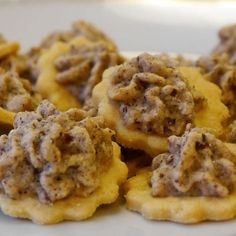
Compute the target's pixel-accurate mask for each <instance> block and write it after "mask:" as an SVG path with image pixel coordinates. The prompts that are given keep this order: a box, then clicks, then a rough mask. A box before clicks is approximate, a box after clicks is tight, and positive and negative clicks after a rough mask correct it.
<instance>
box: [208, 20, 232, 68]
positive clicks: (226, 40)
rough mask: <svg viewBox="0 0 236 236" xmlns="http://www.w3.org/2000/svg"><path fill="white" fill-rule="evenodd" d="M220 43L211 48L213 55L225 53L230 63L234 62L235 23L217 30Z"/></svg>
mask: <svg viewBox="0 0 236 236" xmlns="http://www.w3.org/2000/svg"><path fill="white" fill-rule="evenodd" d="M219 38H220V43H219V44H218V45H217V46H216V48H215V49H214V50H213V52H212V54H213V55H221V54H226V55H227V56H228V57H229V62H230V64H236V24H235V25H230V26H226V27H223V28H222V29H221V30H220V31H219Z"/></svg>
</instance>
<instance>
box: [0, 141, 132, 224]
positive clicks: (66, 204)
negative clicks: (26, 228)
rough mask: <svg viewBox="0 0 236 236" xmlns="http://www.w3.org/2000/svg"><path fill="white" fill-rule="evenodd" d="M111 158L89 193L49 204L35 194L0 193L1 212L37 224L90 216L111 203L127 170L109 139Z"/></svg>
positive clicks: (81, 218)
mask: <svg viewBox="0 0 236 236" xmlns="http://www.w3.org/2000/svg"><path fill="white" fill-rule="evenodd" d="M113 153H114V154H113V155H114V157H113V162H112V164H111V167H110V168H109V169H108V171H107V172H105V173H103V174H102V175H101V184H100V187H98V188H97V189H96V190H95V191H94V192H93V193H92V194H91V195H89V197H86V198H85V197H84V198H83V197H76V196H71V197H68V198H66V199H63V200H59V201H57V202H55V203H53V204H51V205H47V204H43V203H41V202H39V200H38V199H37V197H27V198H24V199H20V200H13V199H10V198H8V197H7V196H6V195H4V194H3V193H1V194H0V208H1V210H2V211H3V213H4V214H6V215H10V216H13V217H17V218H25V219H30V220H32V221H34V222H35V223H39V224H55V223H59V222H61V221H64V220H74V221H79V220H85V219H87V218H89V217H91V216H92V215H93V214H94V212H95V211H96V209H97V207H98V206H100V205H102V204H111V203H113V202H115V200H116V199H117V198H118V196H119V185H120V184H121V183H123V182H124V181H125V180H126V177H127V174H128V170H127V167H126V165H125V164H124V163H123V162H122V161H121V160H120V148H119V146H118V145H117V144H116V143H113Z"/></svg>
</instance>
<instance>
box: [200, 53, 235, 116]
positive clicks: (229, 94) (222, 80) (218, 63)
mask: <svg viewBox="0 0 236 236" xmlns="http://www.w3.org/2000/svg"><path fill="white" fill-rule="evenodd" d="M197 66H199V67H201V68H202V70H203V73H204V74H205V78H206V79H207V80H209V81H211V82H214V83H215V84H217V85H218V86H219V87H220V88H221V89H222V101H223V102H224V104H225V105H226V106H227V107H228V108H229V110H230V114H231V116H232V117H236V66H234V65H232V64H230V61H229V57H228V56H227V54H221V55H213V56H208V57H201V58H200V59H199V60H198V61H197Z"/></svg>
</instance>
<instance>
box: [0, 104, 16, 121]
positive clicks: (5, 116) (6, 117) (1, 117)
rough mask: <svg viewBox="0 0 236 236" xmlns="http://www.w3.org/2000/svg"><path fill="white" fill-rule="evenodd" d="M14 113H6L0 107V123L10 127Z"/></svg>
mask: <svg viewBox="0 0 236 236" xmlns="http://www.w3.org/2000/svg"><path fill="white" fill-rule="evenodd" d="M14 117H15V113H14V112H10V111H7V110H5V109H3V108H1V107H0V123H4V124H9V125H12V124H13V121H14Z"/></svg>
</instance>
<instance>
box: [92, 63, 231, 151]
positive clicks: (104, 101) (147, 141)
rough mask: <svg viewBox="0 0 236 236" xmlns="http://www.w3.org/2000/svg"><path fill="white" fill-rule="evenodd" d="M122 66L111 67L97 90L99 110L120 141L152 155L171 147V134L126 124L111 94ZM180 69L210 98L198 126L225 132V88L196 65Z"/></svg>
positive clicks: (198, 117)
mask: <svg viewBox="0 0 236 236" xmlns="http://www.w3.org/2000/svg"><path fill="white" fill-rule="evenodd" d="M117 68H118V67H112V68H110V69H107V70H106V71H105V72H104V74H103V80H102V82H100V83H99V84H98V85H97V86H96V87H95V88H94V90H93V97H92V98H93V101H94V103H95V104H96V105H97V106H98V114H99V115H101V116H103V117H104V119H105V121H106V122H107V123H108V125H109V127H110V128H111V129H114V130H115V131H116V138H117V142H118V143H120V144H122V145H123V146H125V147H127V148H134V149H141V150H143V151H145V152H146V153H148V154H149V155H150V156H155V155H157V154H159V153H161V152H164V151H166V150H167V138H166V137H161V136H158V135H155V134H146V133H144V132H141V131H139V130H130V129H128V128H126V127H125V125H124V124H123V120H122V117H121V115H120V113H119V107H118V105H117V104H116V103H115V102H114V101H111V100H110V99H109V98H108V96H107V91H108V89H109V86H110V77H111V74H112V73H113V72H114V70H116V69H117ZM178 70H179V72H180V73H181V74H182V76H183V77H184V79H186V80H187V81H188V83H189V84H190V86H192V87H194V88H195V89H196V90H197V91H198V92H200V93H201V94H202V95H203V96H204V97H205V98H206V101H207V102H206V106H205V107H204V108H202V109H201V110H200V111H199V112H196V114H195V117H194V120H193V123H194V125H195V126H196V127H207V128H212V129H214V130H216V133H218V134H220V133H221V132H222V129H223V126H222V122H223V121H224V120H226V119H227V118H228V116H229V112H228V109H227V107H226V106H225V105H224V104H223V103H222V102H221V100H220V99H221V91H220V89H219V88H218V87H217V86H216V85H215V84H213V83H211V82H209V81H206V80H204V78H203V77H202V76H201V74H200V71H199V70H198V69H197V68H193V67H179V68H178Z"/></svg>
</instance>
